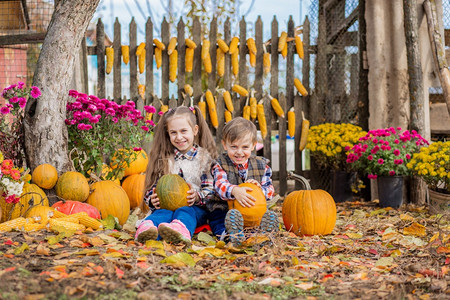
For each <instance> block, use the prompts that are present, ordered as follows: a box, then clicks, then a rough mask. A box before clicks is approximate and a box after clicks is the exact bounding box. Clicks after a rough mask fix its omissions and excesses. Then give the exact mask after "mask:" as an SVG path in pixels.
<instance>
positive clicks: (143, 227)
mask: <svg viewBox="0 0 450 300" xmlns="http://www.w3.org/2000/svg"><path fill="white" fill-rule="evenodd" d="M157 237H158V228H156V226H155V225H154V224H153V222H152V221H150V220H146V221H143V222H142V223H141V224H140V225H139V227H138V229H137V230H136V235H135V236H134V239H135V240H136V241H138V242H140V243H144V242H145V241H147V240H156V238H157Z"/></svg>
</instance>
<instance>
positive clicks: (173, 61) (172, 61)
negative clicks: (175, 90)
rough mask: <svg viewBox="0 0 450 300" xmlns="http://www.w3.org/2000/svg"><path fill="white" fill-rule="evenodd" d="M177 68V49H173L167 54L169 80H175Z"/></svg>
mask: <svg viewBox="0 0 450 300" xmlns="http://www.w3.org/2000/svg"><path fill="white" fill-rule="evenodd" d="M177 68H178V51H177V50H173V51H172V54H170V55H169V80H170V81H172V82H175V79H177Z"/></svg>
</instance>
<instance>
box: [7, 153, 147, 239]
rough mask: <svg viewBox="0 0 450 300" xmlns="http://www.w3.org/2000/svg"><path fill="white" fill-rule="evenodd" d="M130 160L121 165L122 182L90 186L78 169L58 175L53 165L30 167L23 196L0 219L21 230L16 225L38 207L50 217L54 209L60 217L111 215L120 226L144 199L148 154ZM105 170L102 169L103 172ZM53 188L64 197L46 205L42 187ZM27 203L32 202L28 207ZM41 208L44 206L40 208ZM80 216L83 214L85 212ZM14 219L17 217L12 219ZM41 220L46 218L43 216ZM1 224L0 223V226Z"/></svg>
mask: <svg viewBox="0 0 450 300" xmlns="http://www.w3.org/2000/svg"><path fill="white" fill-rule="evenodd" d="M129 151H134V150H129ZM130 154H131V152H130ZM130 156H131V155H130ZM133 159H134V160H133ZM131 160H132V161H131V163H129V164H128V165H127V164H126V163H123V165H122V166H123V168H124V173H123V174H124V177H123V180H122V183H121V182H120V181H119V180H101V181H97V182H94V183H92V184H90V185H89V181H88V179H87V178H86V177H85V176H84V175H83V174H82V173H80V172H76V171H67V172H65V173H63V174H61V176H58V172H57V170H56V168H55V167H54V166H52V165H50V164H42V165H39V166H38V167H36V168H35V169H34V170H33V173H32V176H31V181H32V183H25V184H24V188H23V194H22V195H23V196H22V197H21V198H20V201H19V202H18V203H17V204H16V205H15V206H14V207H13V208H12V209H11V210H10V211H8V212H3V215H2V219H1V222H6V221H8V222H10V224H12V225H11V226H13V227H11V228H12V229H20V227H17V226H16V225H15V224H21V225H22V228H23V224H22V223H21V222H23V220H22V219H24V217H27V219H28V217H32V216H31V214H32V212H33V211H36V209H41V210H42V211H43V216H47V215H48V216H49V217H52V216H53V215H54V212H55V211H57V212H58V213H57V214H56V215H58V216H59V217H63V215H61V214H60V213H63V214H66V215H75V216H77V214H80V213H81V212H84V213H85V214H87V215H88V216H89V217H91V218H93V219H101V218H106V217H107V216H108V215H112V216H114V217H116V218H117V219H118V222H119V224H120V225H123V224H124V223H125V222H126V221H127V219H128V216H129V214H130V209H132V208H135V207H139V206H140V205H141V202H142V200H143V193H144V182H145V174H144V172H145V170H146V168H147V164H148V156H147V154H146V153H145V151H144V150H142V149H141V150H138V151H136V152H135V153H134V154H133V155H132V159H131ZM116 167H117V166H107V165H105V166H104V168H103V169H104V171H106V172H108V171H109V170H111V168H116ZM104 173H105V172H102V174H104ZM53 188H54V190H55V193H56V195H57V196H58V197H59V198H61V199H63V200H62V201H58V202H56V203H55V204H53V205H52V207H51V208H49V207H48V206H49V201H48V199H47V196H46V194H45V192H44V190H50V189H53ZM30 204H31V205H32V208H31V209H30ZM42 207H45V208H44V209H42ZM47 208H48V209H47ZM49 209H50V210H49ZM44 210H45V211H44ZM30 213H31V214H30ZM50 215H51V216H50ZM82 215H83V216H84V214H82ZM19 218H20V219H19ZM14 219H19V220H16V222H13V220H14ZM43 219H46V218H45V217H43ZM26 223H27V224H28V223H29V221H28V220H26ZM4 224H5V223H1V225H4ZM95 227H97V226H95ZM1 228H2V227H0V230H1ZM5 228H8V226H6V227H5ZM99 228H101V226H99ZM95 229H98V228H95Z"/></svg>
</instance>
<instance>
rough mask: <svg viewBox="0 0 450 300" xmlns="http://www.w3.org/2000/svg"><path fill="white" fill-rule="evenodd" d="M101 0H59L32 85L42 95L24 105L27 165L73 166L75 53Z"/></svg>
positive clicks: (63, 169)
mask: <svg viewBox="0 0 450 300" xmlns="http://www.w3.org/2000/svg"><path fill="white" fill-rule="evenodd" d="M99 2H100V0H70V1H69V0H60V1H58V2H57V4H56V7H55V11H54V13H53V15H52V20H51V22H50V24H49V26H48V29H47V35H46V37H45V40H44V43H43V45H42V50H41V53H40V55H39V59H38V62H37V66H36V72H35V74H34V81H33V85H35V86H37V87H39V88H40V89H41V91H42V95H41V97H40V98H39V99H38V100H33V101H31V100H30V101H29V102H28V103H27V106H26V108H25V119H24V127H25V151H26V157H27V164H28V167H30V168H31V169H34V168H35V167H36V166H38V165H40V164H42V163H49V164H52V165H54V166H55V167H56V169H57V170H58V172H59V173H61V172H64V171H67V170H68V169H70V168H71V162H70V159H69V156H68V152H67V128H66V125H65V123H64V120H65V118H66V103H67V101H68V88H69V85H70V82H71V79H72V74H73V66H74V61H75V56H76V55H78V54H79V50H80V45H81V42H82V39H83V38H84V33H85V31H86V29H87V26H88V24H89V22H90V20H91V18H92V16H93V14H94V12H95V9H96V8H97V5H98V3H99Z"/></svg>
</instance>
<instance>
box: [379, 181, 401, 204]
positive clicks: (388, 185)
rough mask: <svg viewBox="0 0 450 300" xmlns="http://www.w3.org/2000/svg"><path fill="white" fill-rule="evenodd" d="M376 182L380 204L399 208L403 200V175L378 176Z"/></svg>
mask: <svg viewBox="0 0 450 300" xmlns="http://www.w3.org/2000/svg"><path fill="white" fill-rule="evenodd" d="M377 183H378V198H379V199H380V206H381V207H393V208H399V207H400V205H402V202H403V176H378V178H377Z"/></svg>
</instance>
